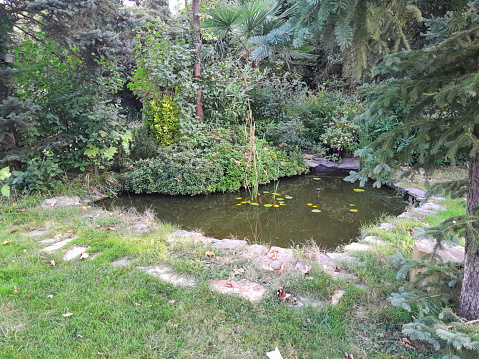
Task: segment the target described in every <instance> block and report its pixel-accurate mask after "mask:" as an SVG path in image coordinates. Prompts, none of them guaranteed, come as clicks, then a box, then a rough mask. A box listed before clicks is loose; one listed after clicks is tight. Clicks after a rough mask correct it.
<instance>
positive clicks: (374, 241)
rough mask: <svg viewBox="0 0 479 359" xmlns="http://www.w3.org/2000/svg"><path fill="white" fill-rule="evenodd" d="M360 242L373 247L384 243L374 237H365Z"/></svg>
mask: <svg viewBox="0 0 479 359" xmlns="http://www.w3.org/2000/svg"><path fill="white" fill-rule="evenodd" d="M362 242H365V243H366V244H371V245H374V246H380V245H382V244H384V241H383V240H382V238H380V237H376V236H366V237H364V239H363V240H362Z"/></svg>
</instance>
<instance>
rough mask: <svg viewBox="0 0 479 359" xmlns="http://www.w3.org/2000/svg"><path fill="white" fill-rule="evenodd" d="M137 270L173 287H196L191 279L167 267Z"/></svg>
mask: <svg viewBox="0 0 479 359" xmlns="http://www.w3.org/2000/svg"><path fill="white" fill-rule="evenodd" d="M139 269H140V270H142V271H144V272H146V273H147V274H149V275H151V276H153V277H156V278H159V279H161V280H163V281H165V282H167V283H170V284H173V285H174V286H179V287H194V286H195V285H196V281H195V280H194V279H193V278H191V277H189V276H186V275H182V274H179V273H177V272H175V271H174V270H173V269H171V268H169V267H165V266H152V267H139Z"/></svg>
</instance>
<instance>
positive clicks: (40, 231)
mask: <svg viewBox="0 0 479 359" xmlns="http://www.w3.org/2000/svg"><path fill="white" fill-rule="evenodd" d="M47 233H48V229H34V230H33V231H30V232H29V233H28V235H29V236H30V237H41V236H44V235H45V234H47Z"/></svg>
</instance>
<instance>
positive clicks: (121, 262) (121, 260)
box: [110, 258, 130, 267]
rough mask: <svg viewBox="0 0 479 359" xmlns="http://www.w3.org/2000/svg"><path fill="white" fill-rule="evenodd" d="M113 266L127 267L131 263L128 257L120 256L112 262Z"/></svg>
mask: <svg viewBox="0 0 479 359" xmlns="http://www.w3.org/2000/svg"><path fill="white" fill-rule="evenodd" d="M110 264H111V265H112V266H113V267H127V266H128V265H130V261H129V260H128V259H126V258H118V259H115V260H114V261H113V262H111V263H110Z"/></svg>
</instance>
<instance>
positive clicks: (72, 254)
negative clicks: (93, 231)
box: [63, 246, 88, 262]
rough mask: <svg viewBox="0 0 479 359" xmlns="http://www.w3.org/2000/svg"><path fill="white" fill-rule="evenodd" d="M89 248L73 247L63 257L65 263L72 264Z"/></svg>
mask: <svg viewBox="0 0 479 359" xmlns="http://www.w3.org/2000/svg"><path fill="white" fill-rule="evenodd" d="M87 249H88V247H79V246H76V247H73V248H70V249H69V250H67V251H66V253H65V255H64V256H63V260H64V261H65V262H70V261H72V260H73V259H75V258H79V257H80V256H81V255H82V253H83V252H85V251H86V250H87Z"/></svg>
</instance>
